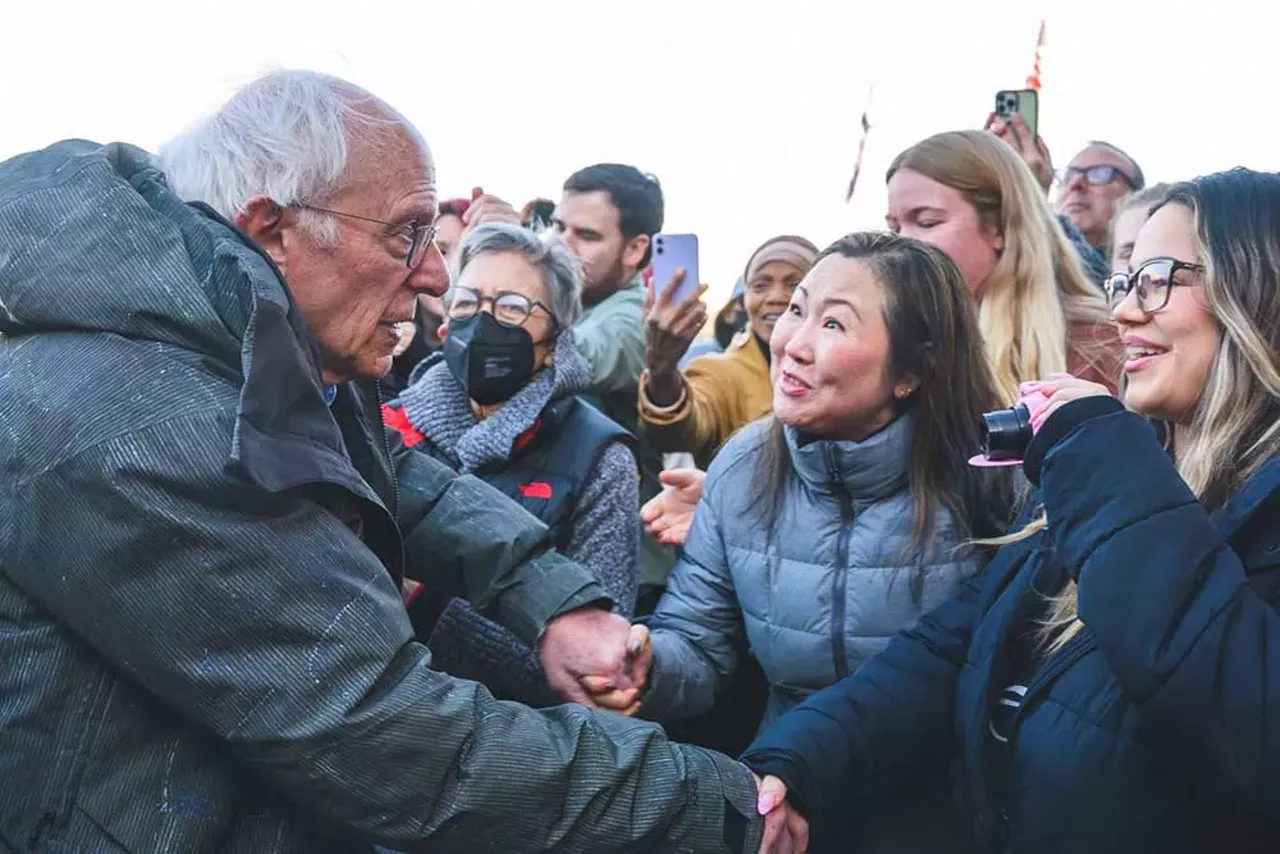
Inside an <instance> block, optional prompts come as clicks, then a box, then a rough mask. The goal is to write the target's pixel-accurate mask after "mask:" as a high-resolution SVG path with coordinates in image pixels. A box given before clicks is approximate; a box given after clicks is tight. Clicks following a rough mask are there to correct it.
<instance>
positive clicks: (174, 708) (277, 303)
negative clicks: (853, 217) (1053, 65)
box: [0, 71, 1280, 854]
mask: <svg viewBox="0 0 1280 854" xmlns="http://www.w3.org/2000/svg"><path fill="white" fill-rule="evenodd" d="M1169 177H1170V178H1173V179H1179V180H1171V181H1170V182H1169V183H1161V184H1156V185H1148V184H1147V182H1146V178H1145V176H1144V174H1143V171H1142V169H1141V168H1140V167H1139V165H1138V164H1137V163H1136V162H1135V161H1134V160H1133V158H1131V157H1130V156H1129V155H1128V154H1126V153H1125V152H1124V151H1123V150H1122V149H1120V148H1119V147H1117V146H1115V145H1113V144H1111V143H1108V142H1102V141H1097V142H1091V143H1089V144H1088V145H1087V146H1086V147H1085V148H1084V149H1083V150H1082V151H1080V152H1079V153H1077V154H1076V155H1075V156H1074V157H1072V158H1071V159H1070V160H1069V161H1068V162H1067V165H1066V166H1065V167H1064V168H1062V169H1060V170H1055V168H1054V165H1053V163H1052V160H1051V157H1050V154H1049V149H1048V147H1047V146H1046V145H1045V143H1044V141H1043V140H1041V139H1040V138H1039V137H1038V136H1036V134H1034V133H1033V132H1032V131H1031V130H1030V129H1029V128H1028V127H1027V125H1026V124H1025V123H1024V122H1023V121H1022V119H1021V117H1019V116H1017V115H1016V114H1014V115H1012V116H1006V117H998V116H994V115H992V116H990V117H988V119H987V121H986V123H985V126H984V127H983V129H981V130H978V129H971V130H948V131H943V132H940V133H937V134H935V135H933V136H930V137H928V138H926V139H923V140H921V141H919V142H917V143H916V144H914V145H912V146H910V147H909V148H907V149H906V150H904V151H902V152H901V153H900V154H898V156H897V157H895V158H894V159H893V161H892V164H891V166H890V167H889V169H888V173H887V175H886V176H885V180H886V183H887V190H888V204H887V210H886V211H885V225H886V228H885V229H884V230H883V231H875V232H872V231H867V232H857V233H851V234H848V235H846V236H843V237H841V238H839V239H838V240H836V241H834V242H833V243H830V244H829V245H826V246H825V247H823V246H820V245H819V244H817V243H815V242H813V241H812V240H811V239H810V238H809V237H806V236H804V235H799V234H779V235H775V236H772V237H768V239H765V240H763V242H762V243H760V245H759V246H758V248H757V249H756V250H755V251H754V252H752V253H751V255H750V256H749V257H748V258H746V259H745V263H744V266H743V269H742V273H741V277H740V278H739V279H738V281H737V283H736V285H735V287H734V288H733V290H732V294H731V296H730V299H729V301H728V303H727V304H725V305H724V306H722V307H720V306H716V307H715V312H714V314H712V313H711V312H710V311H709V308H708V306H707V305H706V304H705V295H706V288H705V287H693V288H683V287H682V285H684V282H683V281H682V276H683V271H679V272H677V274H676V276H675V277H674V278H673V279H672V280H671V281H655V280H653V278H652V275H651V270H652V261H653V253H654V238H655V236H657V235H658V234H659V233H660V232H661V231H662V228H663V223H664V199H663V192H662V187H661V184H660V182H659V181H658V179H657V178H655V177H654V176H652V175H649V174H646V173H645V172H643V171H642V170H640V169H639V168H636V167H634V166H630V165H625V164H614V163H599V164H594V165H587V166H584V168H582V169H580V170H579V171H577V172H575V173H574V174H572V175H570V176H568V177H567V178H566V179H565V181H564V183H563V186H562V188H561V191H560V195H559V198H558V200H555V199H550V198H537V199H533V200H531V201H529V202H528V203H526V204H523V205H522V206H521V207H519V208H517V207H516V206H515V205H514V204H513V203H511V202H510V201H509V200H506V199H504V198H502V197H501V195H500V194H497V193H493V192H486V191H485V190H484V189H483V188H481V187H477V188H476V189H475V190H474V191H473V192H472V194H471V197H470V198H459V199H448V200H440V199H438V198H437V190H436V176H435V169H434V165H433V162H432V158H431V154H430V149H429V146H428V141H427V140H425V139H423V137H422V135H421V134H420V133H419V131H418V130H417V129H416V128H415V127H414V126H413V125H412V124H411V123H410V122H409V121H407V120H406V119H405V118H404V117H403V116H402V115H401V114H400V113H399V112H397V111H396V110H395V109H394V108H393V107H392V106H390V105H389V104H387V103H385V102H384V101H382V100H381V99H379V98H378V97H377V96H375V95H374V94H372V93H369V92H367V91H364V90H362V89H360V88H358V87H356V86H354V85H352V84H350V83H348V82H345V81H342V80H339V79H336V78H333V77H328V76H325V75H320V74H316V73H312V72H300V71H278V72H273V73H271V74H268V75H266V76H264V77H262V78H259V79H258V80H255V81H254V82H252V83H249V84H248V85H246V86H245V87H244V88H243V89H241V90H240V91H239V92H237V93H236V94H235V95H234V96H233V97H232V98H231V99H230V100H229V101H228V102H227V103H226V104H225V105H223V106H222V107H221V108H220V109H218V110H217V111H216V112H215V113H214V114H212V115H211V116H209V117H207V118H205V119H203V120H201V121H199V122H197V123H196V124H194V125H192V126H191V127H190V128H189V129H188V130H186V131H185V132H183V133H182V134H181V135H179V136H178V137H176V138H175V139H173V140H171V141H170V142H169V143H167V144H165V145H163V146H161V148H160V149H159V151H158V152H156V153H149V152H146V151H143V150H141V149H139V148H135V147H132V146H129V145H126V144H120V143H115V144H110V145H99V144H96V143H90V142H86V141H83V140H74V141H65V142H58V143H55V144H52V145H50V146H49V147H47V148H45V149H43V150H40V151H34V152H30V153H27V154H23V155H20V156H18V157H15V158H13V159H11V160H8V161H6V162H3V163H0V399H2V400H3V401H4V403H3V405H0V428H2V429H0V435H3V436H4V437H5V441H4V442H3V443H0V479H2V480H0V483H2V485H3V488H2V489H0V570H3V571H2V572H0V652H2V653H3V655H2V656H0V696H3V697H4V698H5V701H4V702H3V703H0V847H3V848H5V849H6V850H14V851H52V850H67V851H81V850H111V851H139V852H144V851H145V852H150V851H182V852H202V851H208V852H215V851H217V852H224V851H226V852H239V851H243V852H296V851H317V852H319V851H325V852H332V851H353V852H354V851H379V852H400V851H403V852H408V851H511V852H516V851H566V852H573V851H582V852H595V851H655V852H658V851H699V852H701V851H706V852H756V851H765V852H800V851H813V852H843V851H857V852H908V854H910V852H955V853H956V854H959V852H983V854H1005V852H1037V854H1040V852H1046V854H1052V852H1076V851H1095V852H1132V851H1162V852H1208V851H1219V850H1230V851H1259V852H1261V851H1270V850H1273V849H1274V848H1275V847H1276V845H1277V842H1276V840H1277V839H1280V819H1277V818H1276V816H1277V815H1280V813H1277V811H1276V809H1275V806H1276V804H1275V803H1274V802H1273V801H1272V800H1271V799H1270V796H1269V795H1267V792H1268V791H1270V790H1271V789H1270V786H1269V785H1268V781H1269V780H1271V779H1272V778H1273V775H1276V774H1280V756H1278V755H1277V754H1276V751H1274V750H1273V749H1272V748H1273V745H1274V744H1276V743H1280V731H1276V732H1273V731H1271V730H1270V729H1269V726H1270V721H1271V716H1272V713H1273V712H1275V711H1277V710H1280V688H1277V686H1280V357H1278V356H1277V350H1278V348H1280V176H1277V175H1274V174H1269V173H1262V172H1254V171H1249V170H1246V169H1243V168H1241V169H1236V170H1233V171H1229V172H1222V173H1217V174H1211V175H1205V176H1202V177H1192V176H1169ZM762 237H763V235H762ZM695 284H696V283H695ZM707 333H711V334H709V335H708V334H707ZM700 336H702V337H701V338H700ZM1002 425H1013V426H1012V427H1008V428H1006V426H1002ZM997 440H998V441H999V442H1000V443H1002V444H1001V445H1000V447H999V448H997V444H996V443H997ZM1006 445H1007V447H1006Z"/></svg>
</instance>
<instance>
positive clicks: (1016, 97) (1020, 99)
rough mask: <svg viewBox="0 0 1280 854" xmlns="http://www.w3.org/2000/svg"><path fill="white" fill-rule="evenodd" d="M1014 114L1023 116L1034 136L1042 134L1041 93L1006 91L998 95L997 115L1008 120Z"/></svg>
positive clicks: (1028, 90) (1018, 90)
mask: <svg viewBox="0 0 1280 854" xmlns="http://www.w3.org/2000/svg"><path fill="white" fill-rule="evenodd" d="M1014 113H1017V114H1018V115H1020V116H1022V120H1023V121H1024V122H1026V123H1027V127H1029V128H1030V129H1031V133H1032V135H1033V136H1038V135H1039V134H1040V128H1039V126H1038V124H1039V119H1040V93H1039V92H1037V91H1036V90H1034V89H1005V90H1003V91H1000V92H997V93H996V115H997V116H999V117H1000V118H1002V119H1007V118H1009V117H1010V116H1012V115H1013V114H1014Z"/></svg>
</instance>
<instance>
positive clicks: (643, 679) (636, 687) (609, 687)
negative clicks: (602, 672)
mask: <svg viewBox="0 0 1280 854" xmlns="http://www.w3.org/2000/svg"><path fill="white" fill-rule="evenodd" d="M627 659H628V668H629V669H628V678H629V680H630V682H631V688H630V689H626V690H624V689H621V688H618V687H616V686H615V685H613V684H612V680H609V679H606V678H604V677H601V676H588V677H586V678H584V679H583V680H582V684H583V686H584V687H586V689H587V690H588V691H589V692H591V700H592V703H593V704H594V705H595V706H596V707H598V708H601V709H609V710H610V711H614V712H621V713H622V714H624V715H627V716H628V717H630V716H632V715H634V714H635V713H636V712H638V711H640V694H641V692H643V691H644V687H645V683H647V682H648V681H649V668H651V667H652V666H653V647H651V646H650V645H649V629H648V627H647V626H643V625H640V624H638V623H637V624H636V625H634V626H632V627H631V635H630V637H629V638H628V639H627Z"/></svg>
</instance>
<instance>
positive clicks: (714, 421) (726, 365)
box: [639, 330, 773, 469]
mask: <svg viewBox="0 0 1280 854" xmlns="http://www.w3.org/2000/svg"><path fill="white" fill-rule="evenodd" d="M680 379H681V385H682V393H681V396H680V400H679V401H678V402H677V403H676V404H675V405H674V406H672V407H670V408H669V409H661V408H658V407H656V406H655V405H654V404H653V403H652V402H651V401H650V400H649V398H648V397H647V396H646V395H645V391H646V389H647V388H648V384H649V373H648V371H645V372H644V373H643V374H642V375H641V377H640V395H639V396H640V403H639V410H640V432H641V433H642V434H643V436H644V439H645V441H647V442H648V443H649V444H650V445H651V446H652V447H654V448H655V449H657V450H659V451H663V452H668V453H674V452H680V451H687V452H689V453H691V454H693V456H694V459H695V460H697V462H698V466H699V467H700V468H704V469H705V468H706V467H707V465H708V464H709V463H710V462H711V458H712V457H714V456H715V454H716V451H718V450H720V446H721V445H723V444H724V443H725V441H726V440H727V439H728V438H729V437H730V436H732V435H733V434H734V433H736V432H738V430H739V429H741V428H742V427H744V426H746V425H747V424H750V423H751V422H752V421H755V420H756V419H757V418H761V417H763V416H765V415H768V414H769V412H771V411H772V410H773V384H772V383H771V382H770V381H769V363H768V362H767V361H766V360H765V357H764V353H763V351H762V350H761V349H760V344H759V343H758V342H757V341H756V337H755V336H754V335H752V334H751V331H750V330H746V331H744V332H740V333H739V334H738V335H737V336H736V337H735V338H734V339H733V341H732V342H731V343H730V344H729V349H728V350H726V351H725V352H723V353H715V354H709V355H706V356H699V357H698V358H696V359H694V360H693V361H692V362H690V363H689V366H688V367H687V368H685V369H684V371H683V372H682V373H681V375H680Z"/></svg>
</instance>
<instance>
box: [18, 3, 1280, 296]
mask: <svg viewBox="0 0 1280 854" xmlns="http://www.w3.org/2000/svg"><path fill="white" fill-rule="evenodd" d="M1271 5H1272V4H1269V3H1265V2H1248V0H1240V2H1234V0H1231V2H1186V1H1185V0H1164V2H1162V1H1161V0H1112V2H1097V0H1078V2H1052V0H1051V2H1034V0H1021V1H1020V2H1019V0H993V2H986V3H982V2H977V0H969V2H964V0H960V2H936V0H915V2H912V0H905V2H904V0H888V2H883V1H882V2H874V3H868V2H849V0H826V2H821V0H785V2H769V3H764V2H757V0H739V2H733V3H730V2H728V0H725V1H724V2H712V0H683V1H682V2H680V1H679V0H676V1H675V2H672V0H650V2H639V0H630V2H617V0H544V2H540V3H539V2H518V0H454V2H449V3H444V2H440V0H422V1H421V2H413V0H409V2H404V0H399V2H389V3H387V2H383V3H376V2H364V3H356V2H354V0H341V2H335V0H306V2H295V0H275V2H270V3H268V2H262V0H258V2H246V0H218V2H208V0H205V2H199V3H193V2H187V0H172V2H167V3H161V2H154V1H153V2H133V3H128V2H124V3H105V2H92V3H86V2H83V0H71V2H64V3H56V2H38V0H0V158H4V157H8V156H10V155H13V154H16V153H18V152H21V151H24V150H29V149H32V148H37V147H40V146H43V145H45V144H48V143H50V142H52V141H54V140H57V139H60V138H65V137H70V136H79V137H87V138H91V139H96V140H99V141H102V142H106V141H110V140H125V141H129V142H133V143H135V144H138V145H142V146H144V147H147V148H151V149H153V150H154V148H155V147H156V146H157V145H158V144H159V143H160V142H161V141H163V140H164V139H166V138H167V137H168V136H170V135H172V134H173V133H174V132H176V131H177V130H179V129H180V128H182V127H183V126H184V125H186V124H189V123H190V122H191V121H192V120H193V119H195V118H196V117H198V116H199V115H201V114H203V113H205V112H207V111H209V110H211V109H213V108H214V107H216V106H217V105H218V103H219V102H220V101H221V100H222V99H224V98H225V97H226V96H227V95H228V94H229V93H230V92H231V91H232V90H233V89H234V88H235V87H236V86H237V85H239V84H240V83H242V82H244V81H245V80H247V79H249V78H251V77H253V76H254V75H255V74H257V73H260V72H262V71H265V70H268V69H271V68H276V67H308V68H314V69H317V70H321V71H327V72H330V73H334V74H338V75H340V76H343V77H346V78H347V79H350V80H352V81H353V82H355V83H358V84H360V85H362V86H365V87H366V88H368V89H370V90H372V91H373V92H375V93H376V94H378V95H379V96H381V97H383V98H384V99H386V100H387V101H389V102H390V103H392V104H393V105H395V106H396V107H397V108H398V109H400V110H401V111H402V112H404V113H405V114H406V115H407V116H408V117H409V118H410V119H411V120H413V121H414V122H415V123H416V124H417V125H418V126H419V128H421V130H422V131H423V133H424V135H425V136H426V138H427V140H428V142H429V143H430V144H431V146H432V148H433V150H434V152H435V157H436V164H437V169H438V173H439V177H440V184H441V191H442V195H443V196H444V197H448V196H454V195H465V194H467V193H468V192H469V190H470V188H471V187H472V186H474V185H482V186H484V187H485V189H486V190H489V191H491V192H495V193H498V194H500V195H503V196H505V197H507V198H508V199H509V200H510V201H512V202H513V203H514V204H516V206H517V207H519V206H520V205H521V204H523V203H524V202H525V201H527V200H528V199H530V198H532V197H534V196H538V195H541V196H546V197H549V198H553V199H555V198H558V197H559V188H560V185H561V184H562V183H563V181H564V179H565V178H566V177H567V176H568V175H569V174H570V173H571V172H572V171H574V170H575V169H577V168H579V167H581V166H585V165H587V164H590V163H595V162H599V161H604V160H617V161H622V162H628V163H634V164H636V165H638V166H639V167H640V168H642V169H644V170H647V171H651V172H653V173H655V174H657V175H658V176H659V178H660V179H661V181H662V183H663V187H664V190H665V193H666V199H667V222H666V229H665V230H667V231H672V232H675V231H693V232H697V233H698V234H699V237H700V244H701V253H702V261H701V268H702V274H703V278H704V279H706V280H707V281H708V283H710V284H711V285H712V286H713V292H712V293H713V296H712V301H713V303H715V304H719V303H720V302H721V301H722V300H723V297H724V296H725V295H727V292H728V289H729V288H730V287H731V286H732V284H733V281H734V279H735V278H736V277H737V275H738V274H739V273H740V272H741V268H742V265H743V263H744V262H745V261H746V256H747V254H748V253H749V252H750V250H751V249H752V248H754V247H755V246H756V245H757V244H758V243H759V242H760V241H762V240H763V239H764V238H766V237H769V236H771V235H773V234H777V233H780V232H796V233H800V234H804V235H806V236H809V237H810V238H811V239H813V240H814V241H815V242H816V243H818V244H819V245H823V244H824V243H826V242H828V241H830V240H831V239H833V238H834V237H836V236H838V235H839V234H842V233H844V232H846V231H851V230H855V229H858V228H875V227H880V226H881V225H882V223H883V219H882V217H883V213H884V181H883V176H884V169H885V167H886V165H887V164H888V162H889V161H890V160H891V159H892V158H893V156H894V155H895V154H896V153H897V152H898V151H900V150H901V149H902V148H904V147H906V146H907V145H909V144H911V143H912V142H914V141H916V140H918V139H920V138H922V137H923V136H925V135H927V134H929V133H932V132H935V131H940V130H947V129H951V128H957V127H973V126H980V123H981V122H982V120H983V119H984V118H985V116H986V114H987V112H988V111H989V110H990V109H991V104H992V102H993V99H994V93H995V92H996V91H997V90H998V89H1003V88H1021V87H1022V84H1023V80H1024V78H1025V77H1026V76H1027V74H1028V73H1029V72H1030V70H1031V62H1032V57H1033V54H1034V47H1035V37H1036V31H1037V28H1038V22H1039V19H1040V18H1041V17H1045V18H1046V19H1047V20H1048V45H1047V47H1046V50H1045V52H1044V61H1043V66H1042V80H1043V82H1044V88H1043V90H1042V92H1041V95H1040V98H1041V106H1040V112H1041V120H1040V122H1041V131H1042V134H1043V135H1044V137H1045V139H1046V141H1047V142H1048V145H1049V147H1050V149H1051V150H1052V152H1053V154H1054V157H1055V162H1056V164H1057V165H1062V164H1063V163H1065V162H1066V160H1067V159H1069V158H1070V156H1071V155H1072V154H1073V153H1074V152H1075V150H1077V149H1078V148H1079V147H1080V146H1081V144H1082V143H1083V142H1084V141H1085V140H1087V139H1091V138H1103V139H1107V140H1109V141H1112V142H1114V143H1116V144H1118V145H1120V146H1121V147H1123V148H1125V149H1127V150H1128V151H1129V152H1130V153H1131V154H1133V155H1134V156H1135V157H1136V158H1137V159H1138V161H1139V162H1140V163H1141V164H1142V166H1143V168H1144V170H1145V171H1146V173H1147V175H1148V176H1149V179H1150V180H1153V181H1155V180H1168V179H1176V178H1181V177H1190V176H1192V175H1194V174H1199V173H1203V172H1210V171H1215V170H1218V169H1223V168H1228V167H1231V166H1235V165H1248V166H1251V167H1254V168H1258V169H1270V170H1275V169H1280V133H1277V131H1278V130H1280V127H1278V125H1280V123H1278V122H1277V119H1276V106H1275V105H1274V103H1273V99H1274V96H1275V93H1276V92H1277V89H1278V87H1277V85H1276V84H1277V83H1278V82H1280V71H1278V70H1277V67H1276V64H1275V63H1276V59H1277V53H1278V51H1280V49H1278V48H1277V46H1276V43H1275V40H1274V32H1275V27H1276V20H1275V18H1276V13H1275V12H1272V11H1270V9H1269V7H1270V6H1271ZM873 77H874V78H875V81H876V93H875V103H874V104H873V106H872V110H871V122H872V124H873V129H872V134H871V138H870V141H869V143H868V149H867V158H866V162H865V165H864V168H863V173H862V178H861V180H860V182H859V187H858V193H857V196H856V197H855V199H854V201H853V203H852V204H851V205H848V206H846V205H845V204H844V203H843V195H844V188H845V185H846V184H847V182H848V179H849V175H850V172H851V169H852V165H853V160H854V156H855V151H856V147H857V140H858V120H859V117H860V115H861V113H862V109H863V106H864V102H865V99H866V95H867V89H868V85H869V82H870V81H871V79H872V78H873Z"/></svg>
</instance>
